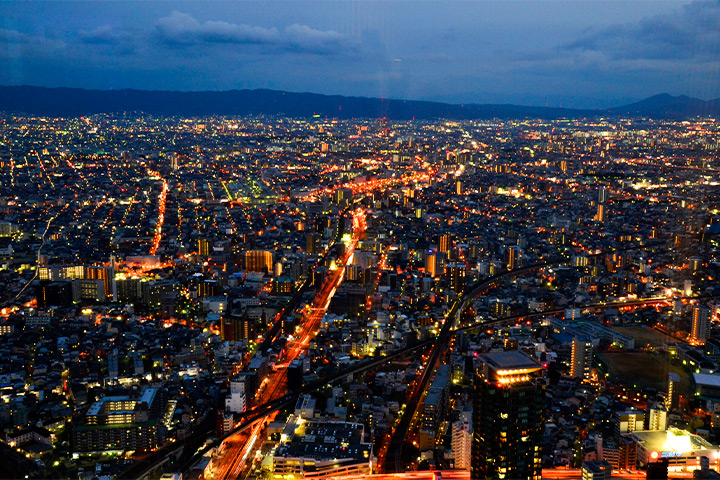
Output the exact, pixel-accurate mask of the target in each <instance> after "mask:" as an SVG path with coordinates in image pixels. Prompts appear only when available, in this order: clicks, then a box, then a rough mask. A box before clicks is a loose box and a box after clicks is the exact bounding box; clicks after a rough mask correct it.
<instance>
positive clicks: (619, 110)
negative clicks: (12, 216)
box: [0, 86, 720, 120]
mask: <svg viewBox="0 0 720 480" xmlns="http://www.w3.org/2000/svg"><path fill="white" fill-rule="evenodd" d="M0 111H4V112H9V113H15V114H25V115H47V116H57V117H76V116H83V115H92V114H97V113H122V112H144V113H148V114H152V115H162V116H185V117H193V116H206V115H238V116H242V115H283V116H288V117H311V116H313V115H319V116H321V117H333V118H362V117H366V118H378V117H387V118H390V119H394V120H410V119H437V118H446V119H453V120H471V119H491V118H499V119H509V118H540V119H548V120H550V119H558V118H581V117H603V116H620V115H623V116H636V117H649V118H656V119H686V118H692V117H697V116H718V115H720V99H716V100H710V101H704V100H700V99H697V98H690V97H687V96H672V95H669V94H666V93H665V94H660V95H655V96H652V97H649V98H646V99H644V100H641V101H639V102H637V103H633V104H630V105H624V106H620V107H616V108H610V109H606V110H588V109H571V108H554V107H534V106H523V105H510V104H464V105H458V104H450V103H441V102H428V101H419V100H392V99H381V98H368V97H346V96H340V95H321V94H316V93H295V92H285V91H279V90H228V91H204V92H178V91H151V90H132V89H127V90H86V89H81V88H45V87H32V86H0Z"/></svg>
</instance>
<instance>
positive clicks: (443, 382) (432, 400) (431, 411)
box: [422, 365, 450, 437]
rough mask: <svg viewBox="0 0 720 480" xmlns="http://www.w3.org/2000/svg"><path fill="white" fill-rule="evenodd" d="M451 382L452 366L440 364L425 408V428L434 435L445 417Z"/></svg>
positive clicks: (426, 399) (423, 419)
mask: <svg viewBox="0 0 720 480" xmlns="http://www.w3.org/2000/svg"><path fill="white" fill-rule="evenodd" d="M449 384H450V366H449V365H440V366H439V367H438V370H437V373H436V374H435V378H434V379H433V381H432V383H431V384H430V388H429V389H428V393H427V396H426V397H425V405H424V408H423V417H422V421H423V430H427V431H428V432H430V434H431V436H432V437H434V436H435V433H436V432H437V428H438V426H439V425H440V423H442V421H443V419H444V417H445V411H446V410H447V408H446V405H447V402H448V386H449Z"/></svg>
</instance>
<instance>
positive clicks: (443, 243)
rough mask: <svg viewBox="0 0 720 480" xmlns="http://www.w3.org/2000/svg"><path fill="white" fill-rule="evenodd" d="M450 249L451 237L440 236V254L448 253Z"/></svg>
mask: <svg viewBox="0 0 720 480" xmlns="http://www.w3.org/2000/svg"><path fill="white" fill-rule="evenodd" d="M450 247H452V239H451V238H450V235H440V237H439V238H438V251H439V252H440V253H447V252H448V250H450Z"/></svg>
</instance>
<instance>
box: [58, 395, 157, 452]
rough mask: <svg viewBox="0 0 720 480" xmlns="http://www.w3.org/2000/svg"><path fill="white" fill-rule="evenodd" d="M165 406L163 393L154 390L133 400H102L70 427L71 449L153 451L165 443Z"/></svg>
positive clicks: (126, 397)
mask: <svg viewBox="0 0 720 480" xmlns="http://www.w3.org/2000/svg"><path fill="white" fill-rule="evenodd" d="M166 405H167V401H166V398H165V394H164V392H163V391H162V390H160V389H158V388H146V389H144V390H143V391H142V394H141V395H140V397H139V398H137V399H131V398H130V397H129V396H115V397H104V398H102V399H100V400H98V401H97V402H95V403H93V404H92V405H91V406H90V408H89V409H88V411H87V412H86V413H85V417H84V418H83V419H82V420H81V421H80V422H79V423H78V424H77V425H75V426H74V427H73V430H72V450H73V451H75V452H103V451H126V450H154V449H156V448H158V447H160V446H162V445H163V444H164V443H165V436H164V435H165V427H164V426H163V422H162V416H163V413H165V410H166V408H165V407H166Z"/></svg>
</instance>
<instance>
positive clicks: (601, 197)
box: [598, 187, 610, 203]
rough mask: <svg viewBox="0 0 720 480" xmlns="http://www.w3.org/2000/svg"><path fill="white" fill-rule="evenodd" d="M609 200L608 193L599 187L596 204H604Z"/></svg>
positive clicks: (605, 189)
mask: <svg viewBox="0 0 720 480" xmlns="http://www.w3.org/2000/svg"><path fill="white" fill-rule="evenodd" d="M608 198H610V192H609V191H608V189H607V188H605V187H600V189H599V190H598V203H605V202H607V201H608Z"/></svg>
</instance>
